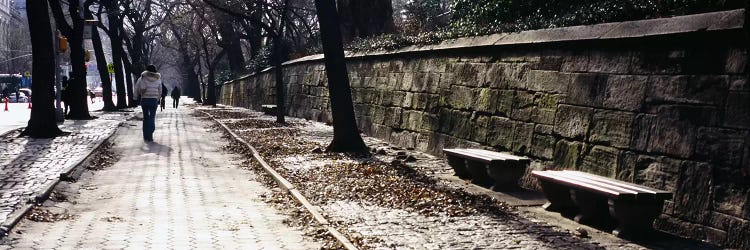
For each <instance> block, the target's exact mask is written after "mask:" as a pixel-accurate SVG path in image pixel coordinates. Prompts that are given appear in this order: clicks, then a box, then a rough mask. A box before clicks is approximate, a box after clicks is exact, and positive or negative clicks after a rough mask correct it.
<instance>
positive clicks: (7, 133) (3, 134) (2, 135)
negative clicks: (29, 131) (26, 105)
mask: <svg viewBox="0 0 750 250" xmlns="http://www.w3.org/2000/svg"><path fill="white" fill-rule="evenodd" d="M22 128H25V127H24V126H18V127H16V128H12V129H10V130H8V131H5V132H3V133H0V137H5V136H6V135H9V134H11V133H13V132H16V131H18V130H19V129H22Z"/></svg>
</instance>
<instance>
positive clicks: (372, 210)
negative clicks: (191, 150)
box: [193, 107, 640, 249]
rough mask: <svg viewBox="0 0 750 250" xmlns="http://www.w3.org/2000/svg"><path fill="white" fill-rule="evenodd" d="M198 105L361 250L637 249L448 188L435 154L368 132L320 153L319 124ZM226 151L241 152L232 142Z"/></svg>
mask: <svg viewBox="0 0 750 250" xmlns="http://www.w3.org/2000/svg"><path fill="white" fill-rule="evenodd" d="M198 110H201V111H206V112H208V113H210V114H212V115H213V116H214V117H216V118H217V119H219V120H220V121H222V122H223V123H225V124H226V125H227V126H228V127H230V128H231V129H232V130H233V131H235V132H236V133H237V134H238V135H239V136H240V137H242V138H243V139H244V140H246V141H247V142H248V143H250V144H251V145H253V146H254V147H256V149H257V150H258V151H259V153H260V154H261V155H262V156H263V157H264V158H265V160H266V161H268V162H269V164H271V165H272V166H273V167H274V168H275V169H276V170H277V171H279V172H280V173H281V174H282V175H283V176H284V177H286V178H287V179H289V181H291V182H292V183H293V184H294V185H296V186H297V188H298V189H299V190H300V191H301V192H302V193H303V194H304V195H305V197H307V198H308V199H310V200H311V202H313V203H314V204H315V205H317V206H319V207H321V208H322V210H323V211H324V212H325V213H326V214H327V215H328V216H330V217H331V218H329V220H330V221H332V223H337V224H339V227H340V228H344V229H346V232H345V233H347V234H348V235H349V237H350V238H352V239H354V240H353V241H354V242H355V243H357V244H360V247H363V248H399V249H402V248H407V249H474V248H489V249H507V248H523V249H564V248H574V249H600V248H610V249H613V248H615V249H634V248H640V247H639V246H637V245H632V244H628V243H627V242H620V243H615V244H612V243H607V244H599V243H597V242H593V241H592V240H590V239H581V238H577V237H575V236H573V235H572V234H571V233H570V232H567V231H562V230H561V229H559V228H555V227H553V226H549V225H547V224H545V223H544V222H541V221H537V220H533V219H529V218H526V217H524V216H521V215H519V214H518V213H516V212H515V211H514V210H513V209H512V208H510V207H508V206H506V205H505V204H503V203H501V202H498V201H496V200H494V199H492V198H489V197H486V196H477V195H472V194H469V193H467V192H465V191H463V190H461V189H459V188H455V187H454V186H452V185H450V184H448V183H447V182H445V181H444V180H440V179H439V178H436V177H437V176H439V175H441V174H446V173H449V171H450V167H448V166H446V164H444V163H443V161H442V159H440V158H437V157H432V156H429V155H426V154H421V153H418V152H414V151H411V150H404V149H401V148H398V147H394V146H389V145H388V144H387V143H384V142H382V141H380V140H377V139H374V138H370V137H366V138H365V140H366V142H367V144H368V145H371V146H372V145H377V146H378V147H377V149H376V150H375V151H376V153H375V154H373V155H372V156H369V157H362V156H355V155H347V154H334V153H322V150H321V149H322V148H324V146H325V145H327V143H329V141H330V138H332V128H331V127H329V126H326V125H324V124H321V123H317V122H310V121H306V120H302V119H296V118H287V119H288V120H287V121H288V125H283V124H278V123H275V122H274V119H275V117H271V116H264V115H262V114H261V113H259V112H254V111H250V110H247V109H242V108H226V107H224V108H205V107H201V108H198ZM193 114H194V115H198V116H201V114H200V113H199V112H195V113H193ZM214 128H215V129H221V127H220V126H218V125H217V126H214ZM230 149H233V150H236V151H239V153H246V150H244V149H243V148H242V147H240V146H236V145H235V146H234V147H230ZM246 164H248V163H246Z"/></svg>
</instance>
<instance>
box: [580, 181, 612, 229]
mask: <svg viewBox="0 0 750 250" xmlns="http://www.w3.org/2000/svg"><path fill="white" fill-rule="evenodd" d="M570 196H571V198H572V199H573V201H574V202H575V204H576V206H578V209H579V211H578V215H576V217H575V218H574V220H575V221H576V222H578V223H581V224H585V225H592V226H603V227H608V228H610V229H611V228H612V225H613V224H614V223H613V221H612V218H611V217H610V216H609V205H608V204H607V198H606V197H604V196H601V195H597V194H594V193H591V192H588V191H584V190H580V189H571V190H570Z"/></svg>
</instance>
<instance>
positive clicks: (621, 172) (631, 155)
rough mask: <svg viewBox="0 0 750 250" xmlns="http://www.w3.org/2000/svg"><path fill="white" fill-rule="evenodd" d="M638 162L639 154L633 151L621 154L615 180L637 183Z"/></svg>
mask: <svg viewBox="0 0 750 250" xmlns="http://www.w3.org/2000/svg"><path fill="white" fill-rule="evenodd" d="M637 162H638V154H637V153H635V152H631V151H624V152H622V153H621V154H620V159H619V160H618V161H617V168H616V169H615V179H618V180H622V181H627V182H635V174H636V173H635V165H636V163H637Z"/></svg>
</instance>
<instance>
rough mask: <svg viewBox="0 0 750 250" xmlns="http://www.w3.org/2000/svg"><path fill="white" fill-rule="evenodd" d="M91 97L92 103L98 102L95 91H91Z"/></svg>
mask: <svg viewBox="0 0 750 250" xmlns="http://www.w3.org/2000/svg"><path fill="white" fill-rule="evenodd" d="M89 97H90V98H91V103H94V101H96V94H94V91H91V90H90V89H89Z"/></svg>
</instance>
